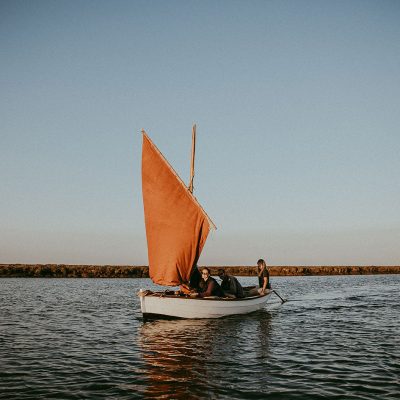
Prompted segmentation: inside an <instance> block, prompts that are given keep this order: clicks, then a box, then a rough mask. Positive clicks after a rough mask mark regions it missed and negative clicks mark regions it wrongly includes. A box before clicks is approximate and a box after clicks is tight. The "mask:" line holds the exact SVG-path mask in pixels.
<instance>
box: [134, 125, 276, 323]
mask: <svg viewBox="0 0 400 400" xmlns="http://www.w3.org/2000/svg"><path fill="white" fill-rule="evenodd" d="M142 139H143V142H142V194H143V205H144V217H145V226H146V238H147V249H148V258H149V276H150V278H151V280H152V281H153V282H154V283H155V284H157V285H161V286H167V287H171V286H172V287H177V286H180V287H181V288H185V287H186V288H187V287H188V285H189V284H190V280H191V277H192V276H193V275H192V274H193V271H195V269H197V262H198V260H199V257H200V254H201V252H202V250H203V247H204V244H205V242H206V239H207V236H208V234H209V232H210V230H211V229H216V227H215V225H214V223H213V222H212V220H211V219H210V217H209V216H208V215H207V213H206V212H205V211H204V209H203V208H202V207H201V205H200V204H199V202H198V201H197V199H196V198H195V196H194V195H193V178H194V155H195V140H196V125H194V126H193V130H192V157H191V171H190V181H189V185H188V186H186V185H185V183H184V182H183V181H182V179H181V178H180V177H179V176H178V174H177V173H176V172H175V171H174V169H173V168H172V167H171V165H170V164H169V163H168V161H167V160H166V158H165V157H164V156H163V155H162V153H161V152H160V150H159V149H158V148H157V147H156V145H155V144H154V143H153V142H152V140H151V139H150V137H149V136H148V135H147V133H146V132H145V131H144V130H142ZM270 294H271V291H267V292H266V293H265V294H263V295H258V294H257V295H253V296H246V297H244V298H237V299H232V298H228V297H226V298H225V297H218V298H216V297H203V298H199V297H192V296H191V295H190V294H189V293H188V292H187V291H186V294H185V291H181V290H164V291H150V290H145V289H140V291H139V298H140V305H141V311H142V314H143V317H144V318H146V319H147V318H221V317H225V316H228V315H234V314H245V313H250V312H253V311H256V310H259V309H261V308H263V307H264V306H265V304H266V302H267V301H268V299H269V296H270Z"/></svg>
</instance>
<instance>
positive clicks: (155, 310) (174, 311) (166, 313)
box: [139, 291, 272, 318]
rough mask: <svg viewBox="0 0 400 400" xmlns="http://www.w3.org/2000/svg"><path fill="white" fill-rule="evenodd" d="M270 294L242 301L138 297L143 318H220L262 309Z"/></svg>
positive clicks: (168, 296)
mask: <svg viewBox="0 0 400 400" xmlns="http://www.w3.org/2000/svg"><path fill="white" fill-rule="evenodd" d="M271 293H272V292H269V293H267V294H265V295H262V296H254V297H245V298H243V299H219V298H217V299H216V298H204V299H202V298H191V297H180V296H174V295H165V294H163V293H149V294H146V292H143V291H141V292H140V293H139V297H140V306H141V309H142V313H143V317H145V318H157V317H158V318H221V317H225V316H228V315H234V314H247V313H250V312H253V311H257V310H260V309H262V308H264V306H265V304H266V303H267V301H268V300H269V298H270V296H271Z"/></svg>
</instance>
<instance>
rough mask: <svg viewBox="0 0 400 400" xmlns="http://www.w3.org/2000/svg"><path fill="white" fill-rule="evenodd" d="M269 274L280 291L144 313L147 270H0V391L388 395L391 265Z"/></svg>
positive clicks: (397, 376) (395, 349) (397, 353)
mask: <svg viewBox="0 0 400 400" xmlns="http://www.w3.org/2000/svg"><path fill="white" fill-rule="evenodd" d="M240 280H241V281H242V282H243V283H245V284H251V283H252V282H255V278H240ZM272 283H273V285H274V287H275V288H276V289H278V291H279V293H280V294H281V295H284V296H285V297H287V298H289V300H290V301H288V302H287V303H285V304H283V305H280V303H279V302H278V299H277V300H276V302H275V303H274V304H270V305H269V306H268V308H267V309H266V310H264V311H260V312H257V313H254V314H250V315H247V316H241V317H229V318H225V319H221V320H175V321H155V322H146V323H144V322H143V321H142V320H141V315H140V311H139V301H138V298H137V296H136V293H137V291H138V289H139V288H140V287H153V286H152V285H151V284H150V281H149V280H147V279H1V280H0V398H1V399H38V398H39V399H40V398H42V399H85V398H93V399H135V398H160V399H162V398H165V399H261V398H262V399H264V398H271V399H273V398H276V399H320V398H321V399H323V398H324V399H326V398H329V399H400V339H399V334H400V318H399V317H400V301H399V300H400V296H399V287H400V286H399V285H400V275H391V276H390V275H378V276H341V277H295V278H274V279H273V280H272Z"/></svg>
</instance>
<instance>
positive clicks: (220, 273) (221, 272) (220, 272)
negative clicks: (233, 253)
mask: <svg viewBox="0 0 400 400" xmlns="http://www.w3.org/2000/svg"><path fill="white" fill-rule="evenodd" d="M221 275H225V270H224V269H222V268H220V269H219V270H218V276H221Z"/></svg>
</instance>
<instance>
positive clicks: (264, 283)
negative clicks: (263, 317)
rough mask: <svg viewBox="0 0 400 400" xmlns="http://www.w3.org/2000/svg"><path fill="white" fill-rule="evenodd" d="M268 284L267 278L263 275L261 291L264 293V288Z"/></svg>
mask: <svg viewBox="0 0 400 400" xmlns="http://www.w3.org/2000/svg"><path fill="white" fill-rule="evenodd" d="M267 285H268V278H267V277H266V276H264V281H263V287H262V292H263V293H265V289H266V288H267Z"/></svg>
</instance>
